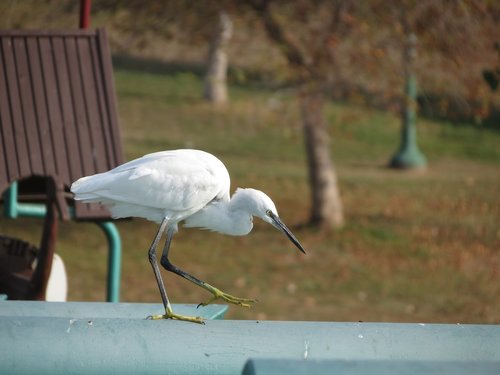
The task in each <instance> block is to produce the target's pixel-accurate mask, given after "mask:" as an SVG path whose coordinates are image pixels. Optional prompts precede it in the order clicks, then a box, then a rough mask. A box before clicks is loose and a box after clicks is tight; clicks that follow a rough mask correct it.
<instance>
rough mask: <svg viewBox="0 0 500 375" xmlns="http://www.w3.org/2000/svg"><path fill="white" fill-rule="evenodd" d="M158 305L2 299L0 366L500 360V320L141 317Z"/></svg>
mask: <svg viewBox="0 0 500 375" xmlns="http://www.w3.org/2000/svg"><path fill="white" fill-rule="evenodd" d="M212 308H214V309H215V311H217V310H218V309H221V307H220V306H218V307H217V306H207V307H205V308H200V309H196V307H195V306H193V305H175V306H174V310H175V311H176V312H177V313H181V314H195V315H203V316H206V315H205V313H207V314H208V315H211V314H213V313H214V310H210V309H212ZM222 308H223V309H225V306H222ZM161 310H162V307H161V305H158V304H134V303H130V304H121V303H120V304H114V303H109V304H107V303H55V302H52V303H50V302H16V301H0V374H5V375H7V374H40V375H43V374H53V375H56V374H103V373H113V374H135V375H138V374H241V372H242V370H243V367H244V365H245V363H246V361H247V360H248V359H250V358H252V359H254V360H261V359H282V360H283V359H285V360H299V361H303V360H304V358H307V360H308V361H309V360H312V361H316V360H335V361H339V360H342V361H418V362H421V361H428V362H433V361H440V362H459V363H462V364H465V363H466V362H471V361H472V362H479V363H486V362H498V361H500V350H499V348H500V326H499V325H468V324H464V325H462V324H418V323H416V324H392V323H332V322H283V321H257V320H252V321H230V320H229V321H228V320H207V321H206V324H205V325H200V324H195V323H188V322H182V321H173V320H159V321H153V320H146V319H145V316H147V315H150V314H155V313H159V312H161ZM209 312H210V313H209Z"/></svg>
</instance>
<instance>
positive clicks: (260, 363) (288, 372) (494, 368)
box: [243, 359, 500, 375]
mask: <svg viewBox="0 0 500 375" xmlns="http://www.w3.org/2000/svg"><path fill="white" fill-rule="evenodd" d="M281 374H283V375H312V374H314V375H331V374H336V375H366V374H370V375H387V374H394V375H396V374H397V375H421V374H425V375H471V374H474V375H498V374H500V362H474V361H456V362H445V361H399V360H396V361H391V360H378V361H376V360H373V361H345V360H307V361H304V360H282V359H256V360H249V361H248V362H247V364H246V365H245V368H244V370H243V375H281Z"/></svg>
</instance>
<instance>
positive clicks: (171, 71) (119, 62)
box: [113, 54, 287, 90]
mask: <svg viewBox="0 0 500 375" xmlns="http://www.w3.org/2000/svg"><path fill="white" fill-rule="evenodd" d="M113 67H114V69H118V70H126V71H129V72H135V73H149V74H158V75H164V76H172V77H173V76H176V75H179V74H186V73H187V74H192V75H193V76H195V77H197V78H199V79H200V80H203V79H204V76H205V70H206V67H205V64H203V63H197V62H188V61H171V62H166V61H163V60H160V59H155V58H141V57H137V56H131V55H127V54H116V55H113ZM228 82H229V83H230V84H231V85H233V86H240V87H245V88H247V89H248V88H249V87H253V88H257V89H271V90H274V89H277V88H282V87H287V85H284V84H283V82H281V83H280V82H277V81H275V79H274V77H273V75H272V74H271V73H269V72H267V73H266V72H260V71H254V70H248V69H243V68H240V67H234V66H230V67H229V68H228Z"/></svg>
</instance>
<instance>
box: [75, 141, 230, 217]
mask: <svg viewBox="0 0 500 375" xmlns="http://www.w3.org/2000/svg"><path fill="white" fill-rule="evenodd" d="M182 151H187V150H182ZM190 151H192V150H190ZM207 155H209V156H211V155H210V154H206V153H196V152H191V153H190V152H181V153H179V152H172V151H166V152H159V153H154V154H149V155H146V156H144V157H142V158H139V159H136V160H133V161H130V162H128V163H125V164H123V165H121V166H119V167H117V168H115V169H113V170H111V171H109V172H106V173H101V174H97V175H94V176H90V177H84V178H82V179H81V180H79V181H77V182H75V183H74V184H73V186H72V191H73V192H74V193H75V197H76V199H83V200H97V201H99V200H100V201H103V202H107V203H120V202H122V203H127V204H135V205H141V206H147V207H154V208H159V209H165V210H170V211H188V210H189V211H191V210H193V209H195V210H196V209H200V208H202V207H203V206H205V205H206V204H207V203H209V202H210V201H212V200H213V199H223V198H225V197H226V196H227V197H229V174H228V173H227V170H226V168H225V167H224V165H223V164H222V163H221V162H220V161H219V160H218V159H216V158H215V157H213V156H211V157H212V158H213V159H211V158H208V157H207ZM214 160H215V161H216V162H214ZM217 162H218V163H217Z"/></svg>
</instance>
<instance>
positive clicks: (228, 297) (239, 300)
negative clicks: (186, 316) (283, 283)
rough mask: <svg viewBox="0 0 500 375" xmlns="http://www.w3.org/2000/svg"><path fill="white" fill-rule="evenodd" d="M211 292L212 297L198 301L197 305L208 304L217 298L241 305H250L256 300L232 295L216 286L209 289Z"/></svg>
mask: <svg viewBox="0 0 500 375" xmlns="http://www.w3.org/2000/svg"><path fill="white" fill-rule="evenodd" d="M211 292H212V294H213V295H214V296H213V297H212V298H210V299H209V300H208V301H207V302H202V303H200V304H199V305H198V307H200V306H207V305H210V304H211V303H212V302H214V301H216V300H218V299H221V300H224V301H226V302H229V303H232V304H235V305H238V306H243V307H251V306H252V303H255V302H257V300H256V299H250V298H239V297H235V296H232V295H230V294H227V293H224V292H223V291H221V290H219V289H217V288H213V290H211Z"/></svg>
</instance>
